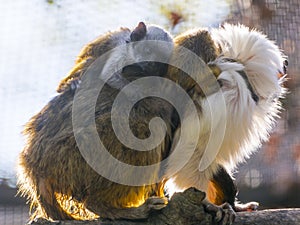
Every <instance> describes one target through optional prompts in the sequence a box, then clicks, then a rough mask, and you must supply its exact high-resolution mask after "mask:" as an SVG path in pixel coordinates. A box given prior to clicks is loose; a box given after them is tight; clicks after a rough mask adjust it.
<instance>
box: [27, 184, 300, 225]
mask: <svg viewBox="0 0 300 225" xmlns="http://www.w3.org/2000/svg"><path fill="white" fill-rule="evenodd" d="M204 198H205V193H203V192H200V191H198V190H196V189H194V188H190V189H188V190H186V191H185V192H183V193H176V194H174V196H173V197H172V199H171V200H170V201H169V203H168V205H167V206H166V207H165V208H164V209H162V210H161V211H156V212H153V213H152V214H150V216H149V218H148V219H147V220H139V221H132V220H117V221H111V220H94V221H72V220H69V221H54V222H50V221H46V220H42V219H39V220H37V221H34V222H32V223H31V225H83V224H86V225H152V224H153V225H154V224H155V225H173V224H174V225H181V224H183V225H189V224H197V225H211V224H216V223H215V222H214V219H213V217H212V215H211V214H209V213H207V212H205V210H204V205H203V200H204ZM250 224H251V225H299V224H300V208H299V209H278V210H263V211H256V212H241V213H238V214H237V217H236V220H235V222H234V223H233V225H250Z"/></svg>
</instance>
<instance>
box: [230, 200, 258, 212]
mask: <svg viewBox="0 0 300 225" xmlns="http://www.w3.org/2000/svg"><path fill="white" fill-rule="evenodd" d="M258 206H259V203H258V202H247V203H245V204H241V203H235V204H234V210H235V211H236V212H245V211H250V212H251V211H256V210H257V209H258Z"/></svg>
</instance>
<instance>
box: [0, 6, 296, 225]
mask: <svg viewBox="0 0 300 225" xmlns="http://www.w3.org/2000/svg"><path fill="white" fill-rule="evenodd" d="M0 8H1V14H0V19H1V25H0V78H1V82H0V102H1V106H2V107H1V108H2V109H1V110H0V118H1V122H0V221H1V224H23V223H24V221H26V219H27V218H28V208H27V206H25V200H24V199H19V198H15V197H14V196H15V194H16V189H15V186H16V179H15V165H16V160H17V155H18V153H19V152H20V150H21V149H22V147H23V146H24V138H23V137H22V135H21V134H20V133H21V130H22V127H23V125H24V124H25V123H26V122H27V121H28V120H29V118H30V117H31V116H32V115H34V114H35V113H37V112H38V111H39V110H40V109H41V107H42V106H43V105H45V104H46V103H47V102H48V101H49V100H50V99H51V98H52V97H53V96H54V95H55V94H56V92H55V89H56V86H57V84H58V82H59V81H60V79H61V78H62V77H64V76H65V75H66V74H67V73H68V71H69V70H70V69H71V68H72V66H73V64H74V61H75V57H76V55H77V54H78V53H79V51H80V49H81V47H82V46H83V45H85V44H86V43H87V42H89V41H91V40H93V39H94V38H95V37H97V36H98V35H100V34H102V33H104V32H106V31H108V30H114V29H116V28H117V27H120V26H125V27H134V26H135V25H136V24H137V23H138V22H139V21H146V22H150V23H156V24H159V25H161V26H163V27H164V28H165V29H168V30H169V31H170V32H171V33H172V34H173V35H176V34H178V33H180V32H182V31H184V30H186V29H189V28H194V27H201V26H205V27H217V26H219V24H222V23H223V22H225V21H227V22H230V23H235V24H236V23H242V24H245V25H247V26H249V27H251V28H255V29H258V30H261V31H262V32H264V33H266V34H267V36H268V37H269V38H270V39H272V40H274V41H275V42H276V44H278V45H279V46H280V48H281V49H283V51H284V53H285V54H286V55H287V56H288V61H289V66H288V74H289V76H288V77H289V80H288V81H287V82H286V86H287V87H288V88H289V92H290V93H289V94H288V95H287V97H286V98H285V99H283V100H282V103H283V106H284V108H285V110H284V111H283V112H282V113H281V115H280V116H281V118H280V119H279V122H278V124H277V126H276V128H275V129H274V132H273V133H272V134H271V138H270V141H269V142H268V143H265V144H264V145H263V146H262V147H261V149H260V150H259V151H258V152H257V153H255V154H254V155H253V156H252V157H251V158H250V159H249V160H247V162H245V163H244V164H242V165H240V166H239V167H238V168H237V173H236V174H235V177H236V182H237V184H238V187H239V190H240V193H239V199H240V200H241V201H242V202H246V201H258V202H260V203H261V207H262V208H270V207H273V208H278V207H300V191H299V190H300V140H299V137H300V135H299V134H300V100H299V93H300V76H299V72H300V71H299V70H300V66H299V59H300V55H299V47H300V38H299V35H300V2H299V1H298V0H286V1H277V0H237V1H232V0H215V1H213V0H198V1H192V0H174V1H170V0H166V1H162V2H157V1H154V0H145V1H135V0H130V1H129V0H128V1H121V0H90V1H84V0H78V1H76V2H75V1H72V0H30V1H22V0H14V1H5V2H3V3H1V5H0Z"/></svg>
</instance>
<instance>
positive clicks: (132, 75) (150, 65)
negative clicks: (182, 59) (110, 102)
mask: <svg viewBox="0 0 300 225" xmlns="http://www.w3.org/2000/svg"><path fill="white" fill-rule="evenodd" d="M167 70H168V64H165V63H160V62H145V61H144V62H139V63H134V64H131V65H129V66H126V67H124V68H123V70H122V75H123V76H124V78H126V79H128V80H130V81H132V80H135V79H137V78H140V77H143V76H164V75H165V74H166V73H167Z"/></svg>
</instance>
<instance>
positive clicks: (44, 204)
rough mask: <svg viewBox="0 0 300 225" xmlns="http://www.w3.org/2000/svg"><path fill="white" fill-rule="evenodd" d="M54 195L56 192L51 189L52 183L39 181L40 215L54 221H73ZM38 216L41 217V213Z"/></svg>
mask: <svg viewBox="0 0 300 225" xmlns="http://www.w3.org/2000/svg"><path fill="white" fill-rule="evenodd" d="M54 193H55V191H54V190H53V188H52V187H51V181H49V180H46V179H40V180H39V181H38V195H39V199H38V202H39V206H38V209H37V210H38V211H39V210H41V212H40V213H42V214H45V215H46V217H48V218H51V219H53V220H70V219H73V218H72V217H71V216H70V215H68V214H67V213H66V212H65V211H64V210H63V209H62V207H61V206H60V205H59V204H58V202H57V198H56V196H55V194H54ZM37 214H38V215H37V216H39V213H37Z"/></svg>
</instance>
